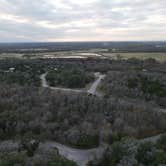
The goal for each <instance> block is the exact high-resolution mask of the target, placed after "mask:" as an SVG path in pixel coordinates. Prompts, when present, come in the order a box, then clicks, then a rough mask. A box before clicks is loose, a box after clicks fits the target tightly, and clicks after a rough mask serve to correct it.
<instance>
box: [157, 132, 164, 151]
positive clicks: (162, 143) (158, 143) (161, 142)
mask: <svg viewBox="0 0 166 166" xmlns="http://www.w3.org/2000/svg"><path fill="white" fill-rule="evenodd" d="M157 147H158V148H160V149H162V150H164V151H165V152H166V134H165V135H163V136H161V138H160V139H159V140H158V142H157Z"/></svg>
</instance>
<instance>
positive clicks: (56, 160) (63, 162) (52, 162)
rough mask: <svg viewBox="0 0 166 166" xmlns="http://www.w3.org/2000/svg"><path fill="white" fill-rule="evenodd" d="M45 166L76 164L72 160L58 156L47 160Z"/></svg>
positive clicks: (73, 165)
mask: <svg viewBox="0 0 166 166" xmlns="http://www.w3.org/2000/svg"><path fill="white" fill-rule="evenodd" d="M47 166H77V164H76V163H75V162H73V161H70V160H67V159H65V158H63V157H60V156H58V157H55V158H54V159H52V160H50V161H48V163H47Z"/></svg>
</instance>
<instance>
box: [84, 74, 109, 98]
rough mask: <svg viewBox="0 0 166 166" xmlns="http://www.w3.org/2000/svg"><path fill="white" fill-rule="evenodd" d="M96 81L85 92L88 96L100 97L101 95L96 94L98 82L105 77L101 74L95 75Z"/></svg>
mask: <svg viewBox="0 0 166 166" xmlns="http://www.w3.org/2000/svg"><path fill="white" fill-rule="evenodd" d="M95 76H96V77H97V80H96V81H95V82H94V83H93V84H92V85H91V87H90V88H89V90H88V91H87V92H88V93H89V94H92V95H96V96H99V97H101V96H102V94H101V93H99V92H97V87H98V86H99V84H100V82H101V81H102V80H103V79H104V78H105V76H106V75H104V74H103V75H102V74H101V73H95Z"/></svg>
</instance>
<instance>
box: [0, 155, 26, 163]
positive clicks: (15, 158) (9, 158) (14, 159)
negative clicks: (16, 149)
mask: <svg viewBox="0 0 166 166" xmlns="http://www.w3.org/2000/svg"><path fill="white" fill-rule="evenodd" d="M26 159H27V157H26V156H25V154H22V153H18V154H17V153H13V154H3V155H0V166H13V165H21V166H24V165H25V161H26Z"/></svg>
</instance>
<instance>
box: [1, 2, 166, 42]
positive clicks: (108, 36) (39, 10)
mask: <svg viewBox="0 0 166 166" xmlns="http://www.w3.org/2000/svg"><path fill="white" fill-rule="evenodd" d="M159 40H166V0H0V42H56V41H159Z"/></svg>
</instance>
